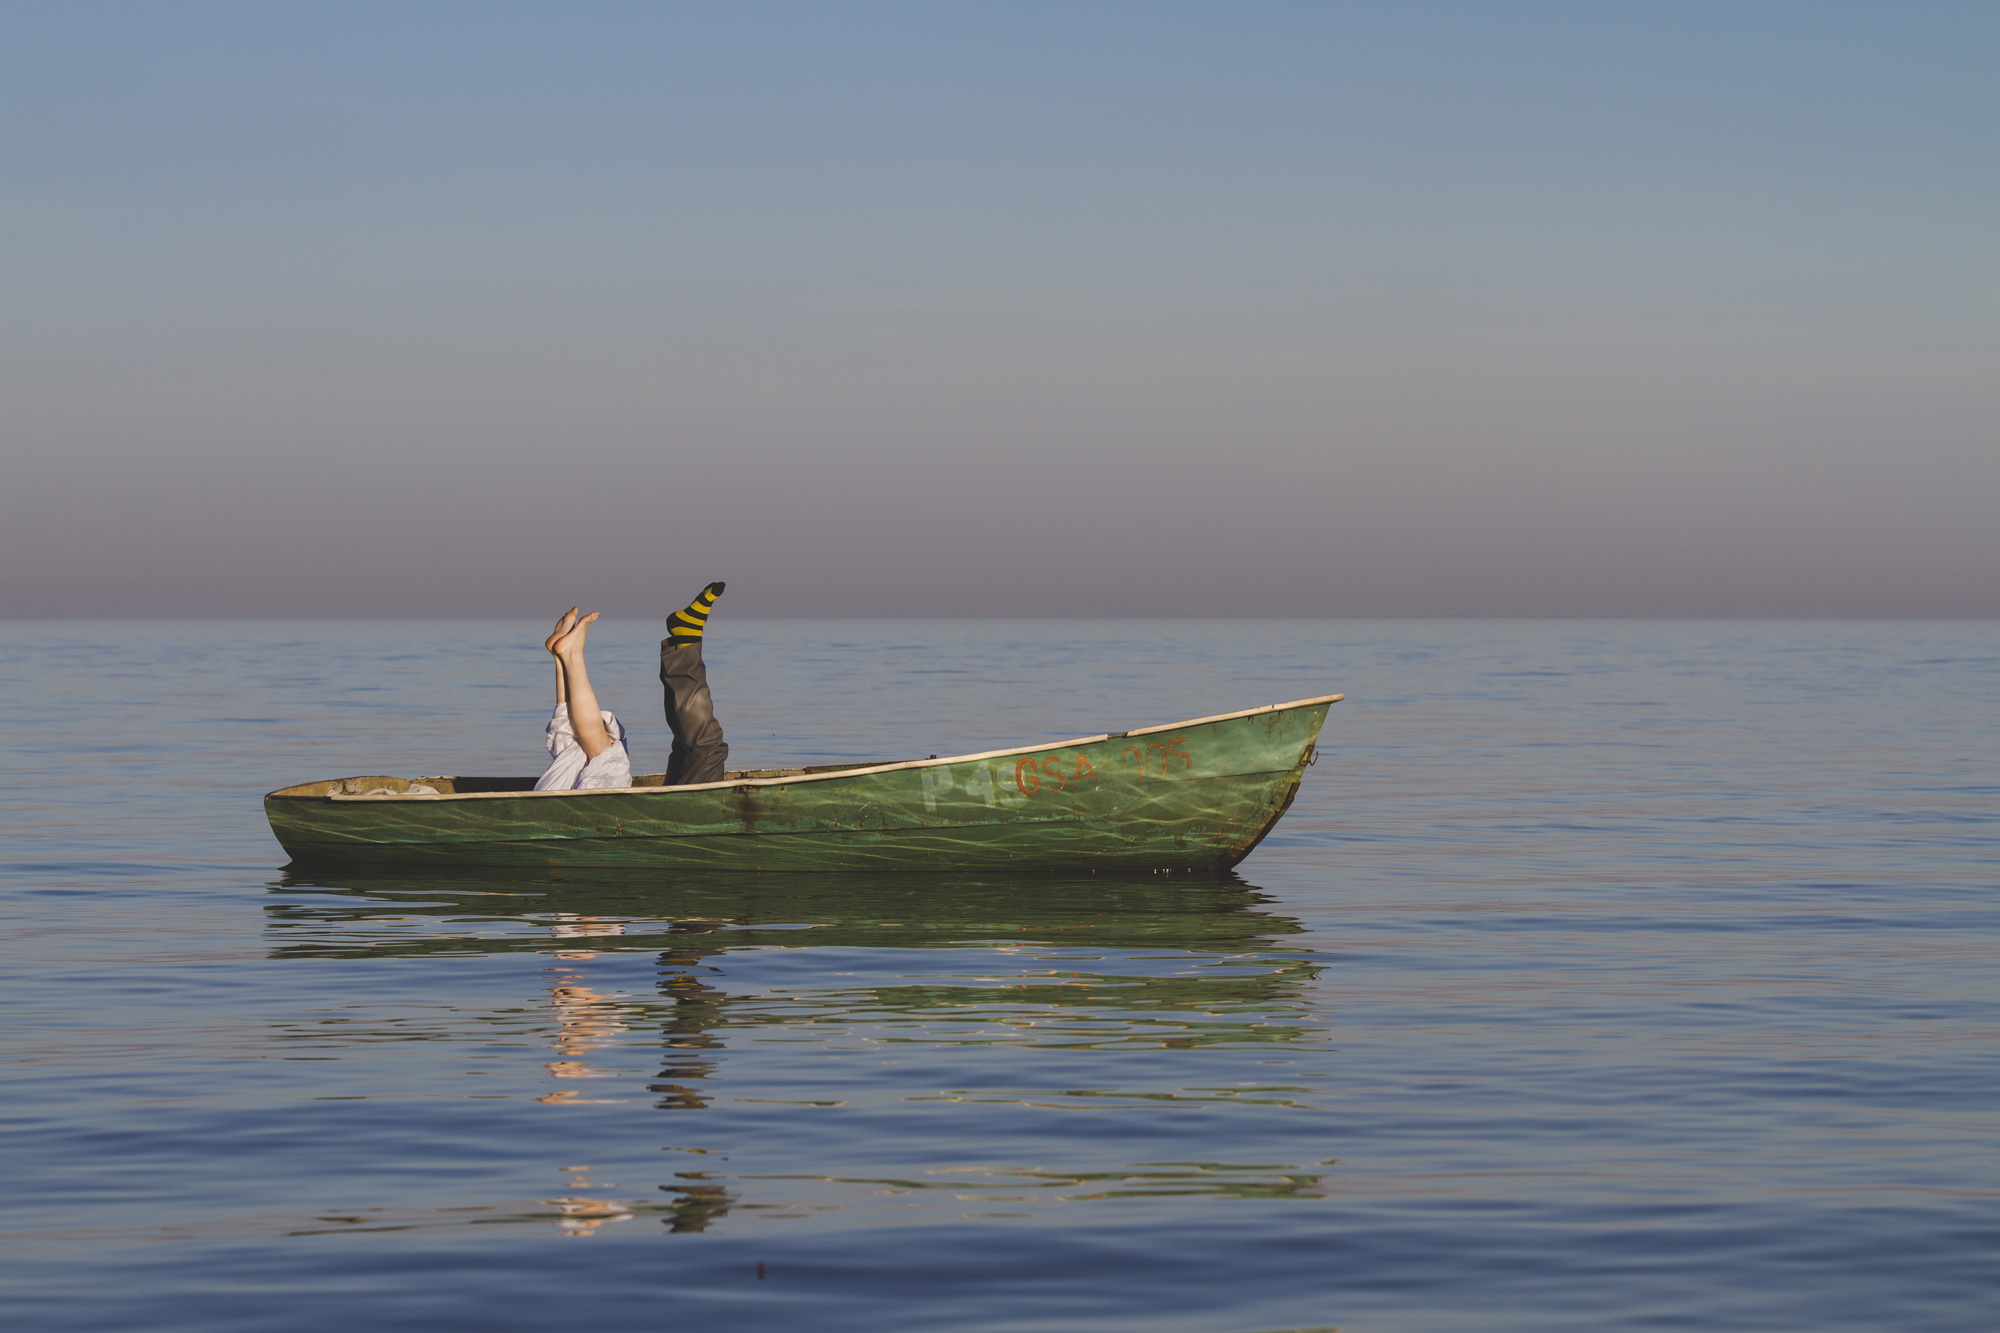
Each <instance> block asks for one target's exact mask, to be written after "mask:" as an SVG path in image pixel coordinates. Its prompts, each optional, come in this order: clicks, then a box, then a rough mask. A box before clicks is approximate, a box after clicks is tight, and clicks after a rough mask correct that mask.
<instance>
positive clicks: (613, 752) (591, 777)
mask: <svg viewBox="0 0 2000 1333" xmlns="http://www.w3.org/2000/svg"><path fill="white" fill-rule="evenodd" d="M604 729H605V731H607V732H609V733H610V735H611V748H610V749H608V750H603V751H600V752H599V753H598V756H597V758H595V759H590V758H587V757H586V756H585V755H584V753H583V746H581V745H579V744H578V743H577V739H576V731H575V730H574V729H573V728H572V727H571V726H570V724H569V705H568V704H566V703H563V704H557V705H556V711H555V713H554V714H553V715H552V716H551V717H550V718H549V732H548V737H549V758H550V759H551V760H553V761H554V762H553V763H551V764H550V765H549V768H548V772H546V773H544V774H542V776H541V777H540V778H539V779H538V780H537V781H536V783H535V790H536V791H575V790H577V789H579V788H582V787H629V786H631V785H632V756H631V754H630V753H628V752H627V751H626V749H625V727H624V724H623V723H621V722H619V720H618V718H617V716H616V715H615V714H613V713H612V712H611V711H610V710H608V709H607V710H604Z"/></svg>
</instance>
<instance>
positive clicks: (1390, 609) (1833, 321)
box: [0, 0, 2000, 616]
mask: <svg viewBox="0 0 2000 1333" xmlns="http://www.w3.org/2000/svg"><path fill="white" fill-rule="evenodd" d="M1996 63H2000V6H1996V5H1993V4H1991V3H1990V2H1989V0H1980V2H1979V3H1924V2H1923V0H1894V2H1885V3H1873V4H1852V3H1842V2H1841V0H1812V2H1811V3H1758V2H1757V0H1729V2H1728V3H1712V4H1711V3H1701V2H1700V0H1688V2H1687V3H1674V4H1657V3H1618V2H1617V0H1598V2H1597V3H1525V2H1524V3H1506V2H1505V0H1485V2H1483V3H1425V2H1424V0H1397V2H1396V3H1388V2H1386V0H1385V2H1383V3H1336V2H1334V0H1327V2H1324V3H1314V4H1292V3H1282V2H1280V0H1264V2H1261V3H1241V2H1234V3H1214V4H1207V3H1175V2H1174V0H1146V2H1145V3H1113V2H1110V0H1105V2H1100V3H1092V2H1091V0H1064V2H1061V3H1029V2H1022V3H950V2H949V0H930V2H927V3H911V4H876V3H860V2H858V0H857V2H855V3H845V4H841V3H826V2H824V0H822V2H820V3H806V4H776V3H756V2H755V0H749V2H740V0H738V2H732V3H728V4H722V3H700V4H672V3H645V4H618V3H595V4H582V3H579V4H553V3H544V4H517V3H498V2H496V0H479V2H478V3H462V4H461V3H424V2H423V0H395V2H394V3H379V4H377V3H361V2H359V0H349V2H344V3H324V4H313V3H294V4H284V5H273V4H268V3H243V4H210V3H200V2H198V0H183V2H181V3H176V4H173V5H161V4H151V3H123V4H112V3H92V2H91V0H77V2H75V3H66V4H62V5H50V4H46V3H43V2H42V0H34V2H33V3H11V2H5V0H0V615H8V616H71V615H78V616H81V615H101V616H131V615H154V616H218V615H249V616H322V615H323V616H486V615H496V616H513V615H523V616H525V615H552V614H553V613H554V611H556V610H559V609H561V608H562V607H563V606H567V605H569V604H570V603H572V602H582V603H583V604H584V605H585V606H586V607H596V608H602V609H604V610H606V611H607V612H608V613H613V614H627V615H655V614H663V613H664V612H665V611H667V610H670V609H672V607H674V606H677V605H679V604H681V603H682V602H684V601H685V600H686V599H687V598H688V597H689V596H691V595H692V594H693V593H694V592H695V591H696V590H697V589H699V587H700V586H701V585H702V584H703V583H704V582H706V581H707V580H709V579H716V578H720V579H726V580H728V581H729V584H730V591H729V594H728V598H727V602H728V605H729V609H731V610H734V611H736V612H737V613H739V614H767V615H788V614H828V615H905V614H907V615H1036V614H1048V615H1091V616H1115V615H1188V616H1217V615H1798V616H1811V615H1833V616H1840V615H1854V616H1955V615H1976V616H1994V615H2000V517H1996V515H2000V79H1996V78H1995V77H1994V76H1993V70H1994V68H1995V66H1996Z"/></svg>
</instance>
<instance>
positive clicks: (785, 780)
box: [264, 695, 1341, 871]
mask: <svg viewBox="0 0 2000 1333" xmlns="http://www.w3.org/2000/svg"><path fill="white" fill-rule="evenodd" d="M1340 697H1341V696H1339V695H1326V696H1323V697H1320V698H1315V699H1303V700H1298V701H1296V702H1293V703H1288V704H1277V705H1273V706H1271V707H1267V708H1257V709H1250V710H1247V711H1244V712H1240V713H1229V714H1223V715H1220V716H1217V717H1212V718H1198V719H1195V720H1193V721H1189V722H1183V723H1178V724H1175V725H1173V726H1167V727H1148V728H1144V729H1142V730H1139V731H1132V732H1124V733H1120V734H1116V735H1103V736H1088V737H1081V738H1078V739H1076V740H1071V741H1066V742H1063V743H1060V744H1057V745H1047V746H1037V747H1032V748H1027V747H1024V748H1020V749H1014V750H1002V751H992V752H989V753H985V754H977V755H958V756H951V757H947V758H940V759H925V760H914V761H909V762H905V763H896V764H880V765H869V766H854V767H848V768H845V769H838V770H834V771H825V772H808V771H805V770H764V771H761V772H755V773H742V774H730V775H727V780H725V781H723V782H718V783H709V784H704V785H702V786H694V787H662V786H659V785H657V783H658V776H657V775H651V782H652V783H653V784H654V785H635V786H632V787H621V788H610V789H603V790H592V791H571V792H532V791H520V790H494V789H492V788H493V787H494V785H495V784H498V785H501V786H506V785H508V784H509V783H510V782H512V783H515V784H518V785H523V786H525V785H531V784H532V779H529V780H526V781H523V780H520V779H512V780H509V779H470V778H456V779H454V778H425V779H422V780H421V781H422V782H424V783H427V784H429V785H431V786H436V787H439V788H440V789H441V791H440V794H437V795H411V794H406V793H405V791H404V789H405V788H407V787H408V786H409V785H410V783H409V780H407V779H401V778H382V777H367V778H343V779H336V780H333V781H330V782H317V783H308V784H305V785H303V786H298V787H287V788H284V789H282V790H279V791H275V792H272V793H271V794H270V795H268V796H266V797H265V798H264V809H265V813H266V814H267V815H268V816H269V818H270V821H271V830H272V832H273V833H275V834H276V835H277V838H278V841H279V843H280V844H282V845H283V847H284V849H285V851H286V852H287V853H289V854H290V855H291V857H292V859H293V861H294V862H295V863H301V864H311V863H319V862H374V863H385V864H433V865H487V866H568V865H601V866H631V867H658V868H673V869H684V870H745V871H806V870H840V871H921V870H941V869H955V870H1004V871H1018V870H1038V869H1048V870H1054V869H1104V870H1118V871H1132V870H1207V871H1214V870H1223V869H1227V868H1228V867H1230V866H1233V865H1235V864H1236V863H1237V862H1238V861H1240V860H1242V859H1243V857H1245V856H1246V855H1248V854H1249V852H1250V850H1251V849H1252V848H1253V847H1255V846H1256V845H1257V843H1258V842H1259V841H1261V840H1262V839H1263V837H1264V835H1265V834H1266V833H1268V832H1269V831H1270V829H1271V826H1272V825H1273V824H1275V823H1276V822H1277V821H1278V818H1279V817H1280V816H1281V815H1283V814H1284V812H1285V810H1286V809H1287V808H1288V807H1289V806H1290V805H1291V802H1292V797H1293V795H1294V793H1296V792H1297V790H1298V785H1299V781H1300V779H1301V778H1302V777H1303V775H1304V773H1305V768H1306V765H1307V764H1308V763H1309V762H1311V760H1312V757H1313V755H1314V747H1315V745H1316V743H1317V741H1318V738H1319V732H1320V728H1321V727H1322V726H1323V725H1324V724H1325V721H1326V713H1327V709H1328V708H1329V707H1330V706H1331V705H1332V704H1334V703H1336V702H1338V701H1339V699H1340ZM637 781H638V782H640V783H645V782H647V779H646V778H641V779H638V780H637Z"/></svg>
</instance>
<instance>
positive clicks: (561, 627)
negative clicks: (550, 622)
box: [542, 606, 576, 652]
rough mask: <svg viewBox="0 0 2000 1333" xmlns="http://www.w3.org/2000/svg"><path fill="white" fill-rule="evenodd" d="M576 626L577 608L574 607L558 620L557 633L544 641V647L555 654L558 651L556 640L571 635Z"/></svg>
mask: <svg viewBox="0 0 2000 1333" xmlns="http://www.w3.org/2000/svg"><path fill="white" fill-rule="evenodd" d="M575 626H576V608H575V607H573V606H572V607H571V608H570V609H569V610H567V611H565V612H563V613H562V615H560V616H558V617H557V618H556V627H555V631H554V632H553V633H551V634H550V635H549V637H548V638H546V639H544V640H542V647H544V648H546V649H548V650H549V651H550V652H554V651H555V650H556V640H557V639H560V638H561V637H562V636H563V635H565V634H567V633H569V632H570V630H571V629H573V628H575Z"/></svg>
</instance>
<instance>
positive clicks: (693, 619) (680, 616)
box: [660, 583, 729, 787]
mask: <svg viewBox="0 0 2000 1333" xmlns="http://www.w3.org/2000/svg"><path fill="white" fill-rule="evenodd" d="M721 595H722V585H721V584H720V583H711V584H709V585H708V586H707V587H706V588H704V589H702V591H701V595H700V596H699V597H696V598H695V599H694V601H692V602H690V603H689V604H688V606H687V607H686V608H685V609H683V610H680V611H676V612H674V614H673V615H672V616H669V617H668V618H667V637H666V638H664V639H662V640H660V684H661V685H662V686H664V687H665V690H666V697H665V707H666V711H667V726H668V727H670V728H672V730H673V733H674V749H673V754H672V755H671V756H670V757H669V758H668V760H667V775H666V785H667V786H669V787H681V786H687V785H689V784H691V783H696V782H720V781H722V771H723V769H724V768H725V767H726V766H727V764H728V762H729V747H728V746H727V745H726V744H724V743H723V740H722V724H721V723H720V722H717V721H716V720H715V701H714V700H713V699H712V698H711V697H710V696H709V693H708V668H707V667H706V666H705V665H704V664H703V663H702V660H701V638H702V631H703V630H704V629H706V628H707V624H708V614H709V611H710V609H711V608H712V607H714V605H715V599H716V598H717V597H719V596H721Z"/></svg>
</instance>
